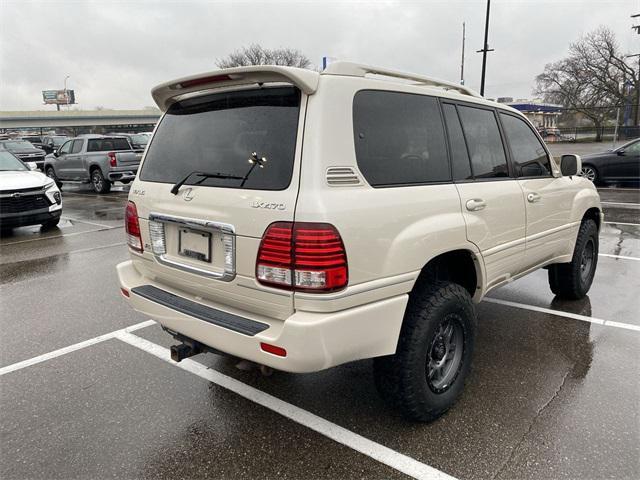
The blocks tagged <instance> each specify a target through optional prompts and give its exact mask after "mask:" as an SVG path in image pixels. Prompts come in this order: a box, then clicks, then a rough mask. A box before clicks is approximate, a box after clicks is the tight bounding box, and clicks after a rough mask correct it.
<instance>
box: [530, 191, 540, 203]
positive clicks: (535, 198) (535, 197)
mask: <svg viewBox="0 0 640 480" xmlns="http://www.w3.org/2000/svg"><path fill="white" fill-rule="evenodd" d="M541 198H542V197H541V196H540V195H538V194H537V193H536V192H531V193H530V194H529V195H527V201H528V202H529V203H535V202H537V201H538V200H540V199H541Z"/></svg>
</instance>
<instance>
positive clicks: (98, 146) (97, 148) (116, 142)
mask: <svg viewBox="0 0 640 480" xmlns="http://www.w3.org/2000/svg"><path fill="white" fill-rule="evenodd" d="M113 150H131V145H129V140H127V139H126V138H92V139H90V140H89V143H88V144H87V152H111V151H113Z"/></svg>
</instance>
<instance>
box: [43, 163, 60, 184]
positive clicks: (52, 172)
mask: <svg viewBox="0 0 640 480" xmlns="http://www.w3.org/2000/svg"><path fill="white" fill-rule="evenodd" d="M44 174H45V175H46V176H47V177H49V178H50V179H51V180H53V181H54V182H56V185H57V186H58V188H62V182H61V181H60V179H59V178H58V176H57V175H56V171H55V170H54V169H53V167H47V168H46V169H45V171H44Z"/></svg>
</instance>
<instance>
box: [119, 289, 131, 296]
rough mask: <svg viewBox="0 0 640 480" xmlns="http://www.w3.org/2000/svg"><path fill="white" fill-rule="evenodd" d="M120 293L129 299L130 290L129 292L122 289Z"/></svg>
mask: <svg viewBox="0 0 640 480" xmlns="http://www.w3.org/2000/svg"><path fill="white" fill-rule="evenodd" d="M120 292H122V295H124V296H125V297H127V298H129V290H127V289H126V288H121V289H120Z"/></svg>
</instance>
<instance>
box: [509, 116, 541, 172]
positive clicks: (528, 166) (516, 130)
mask: <svg viewBox="0 0 640 480" xmlns="http://www.w3.org/2000/svg"><path fill="white" fill-rule="evenodd" d="M500 120H501V121H502V126H503V127H504V132H505V135H506V136H507V142H508V143H509V148H510V149H511V160H512V161H513V166H514V168H515V170H516V175H518V176H520V177H545V176H550V175H551V164H550V163H549V157H548V156H547V151H546V150H545V149H544V147H543V146H542V143H540V140H538V137H536V136H535V134H534V133H533V131H532V130H531V128H529V126H528V125H527V124H526V123H525V122H524V121H523V120H521V119H520V118H517V117H514V116H512V115H505V114H504V113H501V114H500Z"/></svg>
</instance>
